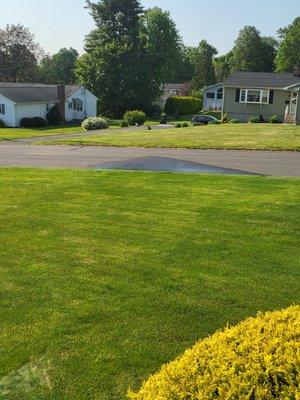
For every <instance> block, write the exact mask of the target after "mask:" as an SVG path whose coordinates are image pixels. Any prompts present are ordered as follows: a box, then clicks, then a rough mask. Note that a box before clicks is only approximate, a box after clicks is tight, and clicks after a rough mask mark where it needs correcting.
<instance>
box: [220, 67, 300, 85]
mask: <svg viewBox="0 0 300 400" xmlns="http://www.w3.org/2000/svg"><path fill="white" fill-rule="evenodd" d="M297 83H299V84H300V78H298V77H295V76H294V75H293V74H292V73H283V74H275V73H272V72H246V71H243V72H241V71H237V72H233V73H232V75H231V76H230V77H229V78H228V79H227V80H226V81H225V82H224V86H234V87H250V88H253V87H254V88H264V87H266V88H284V87H287V86H291V85H295V84H297Z"/></svg>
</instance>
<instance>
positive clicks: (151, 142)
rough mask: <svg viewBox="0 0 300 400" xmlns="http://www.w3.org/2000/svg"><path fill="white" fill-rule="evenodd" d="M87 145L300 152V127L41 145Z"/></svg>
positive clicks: (203, 129) (184, 131)
mask: <svg viewBox="0 0 300 400" xmlns="http://www.w3.org/2000/svg"><path fill="white" fill-rule="evenodd" d="M39 143H40V144H65V145H81V146H83V145H86V146H115V147H145V148H147V147H148V148H190V149H228V150H229V149H231V150H273V151H275V150H278V151H280V150H281V151H283V150H290V151H299V150H300V126H294V125H271V124H236V125H234V124H226V125H208V126H200V127H189V128H180V129H176V128H172V129H163V130H152V131H147V130H146V129H145V128H144V129H141V130H139V131H132V132H125V131H118V130H116V131H110V132H106V131H103V132H98V133H97V134H95V135H89V136H84V135H83V136H78V137H72V138H71V137H70V138H64V139H59V138H57V139H55V140H53V141H52V140H51V139H50V140H47V141H42V140H41V142H39Z"/></svg>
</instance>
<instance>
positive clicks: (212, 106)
mask: <svg viewBox="0 0 300 400" xmlns="http://www.w3.org/2000/svg"><path fill="white" fill-rule="evenodd" d="M222 108H223V83H216V84H215V85H211V86H206V87H204V88H203V110H222Z"/></svg>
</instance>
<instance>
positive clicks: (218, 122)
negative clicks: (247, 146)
mask: <svg viewBox="0 0 300 400" xmlns="http://www.w3.org/2000/svg"><path fill="white" fill-rule="evenodd" d="M221 123H222V122H221V121H218V120H212V121H209V123H208V125H220V124H221Z"/></svg>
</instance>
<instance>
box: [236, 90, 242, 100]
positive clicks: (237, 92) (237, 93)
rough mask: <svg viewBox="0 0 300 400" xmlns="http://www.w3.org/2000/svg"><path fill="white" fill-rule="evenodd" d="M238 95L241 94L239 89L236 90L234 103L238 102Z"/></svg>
mask: <svg viewBox="0 0 300 400" xmlns="http://www.w3.org/2000/svg"><path fill="white" fill-rule="evenodd" d="M240 94H241V89H236V92H235V101H236V102H237V103H239V102H240Z"/></svg>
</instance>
